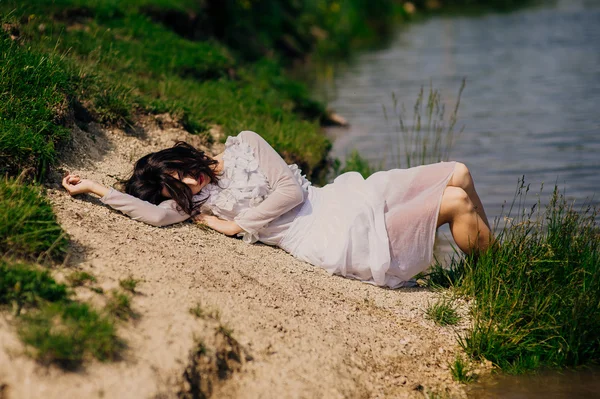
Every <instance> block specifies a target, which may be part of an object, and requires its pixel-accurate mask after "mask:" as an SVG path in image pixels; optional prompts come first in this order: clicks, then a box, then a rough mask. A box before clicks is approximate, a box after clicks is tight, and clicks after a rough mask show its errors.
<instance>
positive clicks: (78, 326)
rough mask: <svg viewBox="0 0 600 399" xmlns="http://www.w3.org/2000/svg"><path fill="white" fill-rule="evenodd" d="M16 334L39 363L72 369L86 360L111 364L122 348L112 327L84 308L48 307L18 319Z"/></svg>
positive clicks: (95, 313)
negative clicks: (30, 349) (91, 358)
mask: <svg viewBox="0 0 600 399" xmlns="http://www.w3.org/2000/svg"><path fill="white" fill-rule="evenodd" d="M18 334H19V337H20V338H21V340H22V341H23V342H24V343H25V344H26V345H28V346H29V347H31V348H33V350H34V351H33V352H32V355H33V356H34V357H35V358H36V359H37V360H39V361H40V362H42V363H45V364H49V363H56V364H58V365H60V366H61V367H64V368H68V369H72V368H76V367H77V366H79V365H80V364H81V363H82V362H83V360H84V359H85V358H86V357H87V356H92V357H95V358H96V359H98V360H100V361H107V360H112V359H114V358H115V357H116V356H117V353H118V352H119V350H121V349H122V347H123V345H124V344H123V342H122V341H121V340H120V339H119V338H118V337H117V335H116V331H115V327H114V325H113V323H112V322H111V321H110V320H108V319H106V318H104V317H103V316H100V315H99V314H98V313H97V312H96V311H94V310H93V309H91V308H90V307H89V306H88V305H87V304H81V303H74V302H71V303H69V304H66V305H65V304H59V303H54V304H48V305H45V306H43V307H42V308H41V309H40V310H38V311H32V312H31V313H28V314H26V315H23V316H22V319H21V320H20V322H19V328H18Z"/></svg>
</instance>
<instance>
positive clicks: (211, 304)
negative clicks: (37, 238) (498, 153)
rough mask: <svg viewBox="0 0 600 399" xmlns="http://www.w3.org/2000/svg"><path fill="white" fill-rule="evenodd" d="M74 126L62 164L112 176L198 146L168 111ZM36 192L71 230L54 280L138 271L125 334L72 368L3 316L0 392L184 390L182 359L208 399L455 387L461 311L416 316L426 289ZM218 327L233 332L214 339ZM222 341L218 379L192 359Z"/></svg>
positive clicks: (98, 299) (106, 281)
mask: <svg viewBox="0 0 600 399" xmlns="http://www.w3.org/2000/svg"><path fill="white" fill-rule="evenodd" d="M165 121H166V122H165ZM88 130H89V131H90V132H91V133H88V132H83V131H81V130H78V129H76V130H75V131H74V132H73V148H74V149H75V151H73V152H72V154H70V155H66V156H65V158H64V159H65V164H64V165H63V168H64V169H68V170H70V171H71V172H75V173H79V174H80V175H82V176H84V177H88V178H91V179H97V180H99V181H101V182H103V183H105V184H107V185H112V184H113V183H114V182H115V181H116V180H115V178H123V177H126V176H127V174H128V173H129V172H130V170H131V168H132V163H133V161H135V160H136V159H137V158H138V157H139V156H141V155H144V154H146V153H147V152H149V151H153V150H157V149H161V148H165V147H168V146H170V145H172V144H173V142H174V140H177V139H184V140H189V141H191V142H192V143H195V144H197V145H198V144H200V143H199V141H198V140H199V139H198V138H197V137H191V136H189V135H188V134H187V133H186V132H185V131H183V130H181V129H180V128H179V127H178V126H177V125H176V124H173V123H171V122H169V118H168V117H165V118H163V120H162V123H160V124H157V123H155V122H150V121H148V123H147V124H146V126H145V128H144V129H140V131H139V132H138V133H136V134H126V133H124V132H122V131H119V130H110V131H107V130H102V129H101V128H99V127H97V126H90V128H89V129H88ZM211 150H212V151H214V152H218V151H220V148H218V146H215V148H213V149H211ZM48 193H49V196H50V198H51V200H52V202H53V204H54V208H55V211H56V213H57V215H58V218H59V221H60V223H61V225H62V226H63V227H64V229H65V230H66V231H67V232H68V234H69V235H70V237H71V241H72V248H71V254H70V255H69V257H68V259H67V260H66V261H65V263H64V265H62V266H60V267H57V268H56V269H55V271H54V274H55V275H56V276H57V278H59V279H60V278H61V276H64V275H66V274H68V273H70V272H71V271H72V270H76V269H77V270H84V271H87V272H90V273H92V274H93V275H94V276H95V277H96V278H97V280H98V285H99V286H101V287H102V288H103V289H104V291H105V292H107V291H109V290H110V289H112V288H117V287H118V282H119V279H122V278H125V277H128V276H129V275H132V276H133V277H135V278H137V279H140V280H141V282H140V284H139V285H138V291H139V293H138V294H137V295H135V296H134V298H133V309H134V310H135V311H136V312H137V314H138V317H137V318H136V319H135V320H133V321H130V322H122V323H121V324H119V333H120V335H121V336H122V337H124V338H125V339H126V341H127V349H126V351H125V352H124V353H123V358H122V359H121V360H119V361H116V362H113V363H100V362H97V361H93V360H90V361H88V362H86V363H85V366H84V367H83V369H81V370H78V371H76V372H64V371H62V370H60V369H58V368H56V367H49V368H48V367H43V366H40V365H38V364H36V363H35V362H34V361H32V360H31V359H30V358H28V357H27V356H25V355H23V350H24V349H23V347H22V345H21V344H20V343H19V341H18V339H17V338H16V336H15V334H14V327H13V326H12V320H11V318H10V316H8V315H6V314H4V316H2V317H1V318H0V385H2V384H5V385H4V388H3V389H0V398H47V399H52V398H61V399H63V398H82V397H86V398H94V397H98V398H100V397H104V398H170V397H176V396H178V395H179V396H180V397H194V396H193V393H194V392H193V391H194V388H193V387H192V386H191V385H193V384H190V381H189V375H190V370H191V368H190V365H191V364H193V365H194V367H200V370H204V371H205V372H206V374H207V375H206V376H204V377H202V378H204V383H207V382H210V383H212V391H213V397H218V398H258V397H261V398H323V397H326V398H378V397H408V398H411V397H417V398H418V397H423V396H424V395H427V393H428V392H435V393H438V394H445V395H448V396H450V397H464V396H465V393H464V390H463V388H462V386H461V385H460V384H458V383H455V382H453V381H452V378H451V375H450V371H449V370H448V364H449V362H450V361H451V360H453V359H454V356H455V354H456V353H458V352H459V348H458V346H457V344H456V338H455V337H456V332H457V331H458V332H460V331H462V330H464V328H465V324H466V321H464V322H463V324H462V325H461V326H459V327H458V328H453V327H438V326H436V325H434V323H433V322H431V321H429V320H427V319H426V318H425V317H424V309H425V308H426V306H427V304H428V303H429V302H432V301H434V300H435V299H436V298H437V296H438V295H439V294H437V293H434V292H430V291H428V290H426V289H421V288H412V289H400V290H395V291H392V290H387V289H382V288H378V287H374V286H371V285H368V284H364V283H361V282H358V281H353V280H348V279H344V278H341V277H337V276H329V275H328V274H327V273H326V272H324V271H323V270H320V269H318V268H315V267H313V266H311V265H309V264H306V263H304V262H301V261H299V260H296V259H295V258H293V257H292V256H290V255H288V254H287V253H285V252H284V251H283V250H280V249H277V248H272V247H269V246H265V245H247V244H245V243H243V242H242V241H241V240H238V239H234V238H228V237H225V236H223V235H220V234H218V233H215V232H211V231H205V230H203V229H200V228H198V227H196V226H195V225H193V224H191V223H181V224H178V225H174V226H169V227H165V228H156V227H152V226H148V225H144V224H143V223H140V222H136V221H133V220H130V219H129V218H128V217H126V216H123V215H122V214H119V213H118V212H115V211H113V210H111V209H109V208H108V207H106V206H104V205H102V204H101V203H100V202H99V201H98V200H97V199H95V198H92V197H91V196H84V197H79V198H71V197H69V195H68V194H67V193H66V192H65V191H64V190H62V189H60V188H59V186H58V185H57V184H56V183H55V185H54V187H53V188H51V189H49V190H48ZM76 293H77V296H78V297H79V298H80V299H83V300H88V301H90V302H91V303H94V304H98V305H102V303H103V301H104V300H105V299H104V296H103V295H101V294H97V293H94V292H92V291H91V290H89V289H88V288H77V291H76ZM197 303H200V304H201V307H202V309H204V310H206V312H211V311H212V312H213V314H214V312H215V310H218V312H219V314H220V318H219V320H215V319H214V318H211V317H205V318H197V317H194V316H193V315H191V314H190V312H189V309H190V308H191V307H193V306H195V305H196V304H197ZM219 326H224V327H225V328H226V330H227V333H226V334H225V335H229V336H230V337H231V338H233V339H234V340H233V341H227V339H225V341H227V342H225V343H224V336H223V334H219V333H217V331H218V328H219ZM228 330H231V331H232V332H231V333H230V334H229V331H228ZM236 341H237V343H239V348H238V349H236V353H237V354H238V355H239V356H238V358H239V361H238V358H236V359H233V360H232V359H229V360H228V362H229V363H230V366H231V367H229V369H228V370H226V373H223V370H220V372H221V374H222V375H221V377H223V378H219V375H218V373H219V370H216V371H215V368H214V367H212V366H210V367H209V366H206V365H205V366H201V364H200V363H202V361H204V362H205V363H206V364H208V363H210V362H211V360H210V359H212V358H214V357H215V356H216V355H218V354H219V353H221V354H223V353H230V352H231V351H230V352H227V351H225V352H223V351H222V350H223V348H224V347H227V348H229V349H231V347H232V346H235V345H237V343H236ZM199 342H203V343H204V344H205V346H206V349H207V351H206V353H207V354H206V355H202V356H203V358H202V356H200V357H201V358H200V361H198V356H196V357H194V354H198V343H199ZM234 344H235V345H234ZM219 351H221V352H219ZM231 353H232V352H231ZM211 356H212V358H211ZM217 357H218V356H217ZM194 359H195V360H194ZM203 359H204V360H203ZM213 360H214V359H213ZM233 363H239V364H237V365H236V364H233ZM199 364H200V366H199ZM213 366H214V365H213ZM202 367H204V368H202ZM211 367H212V368H211ZM192 368H193V367H192ZM186 370H187V372H186ZM191 374H193V373H191ZM208 374H210V375H208ZM185 375H187V376H188V378H187V379H188V381H187V382H186V377H185ZM225 377H227V378H225ZM197 397H199V396H197Z"/></svg>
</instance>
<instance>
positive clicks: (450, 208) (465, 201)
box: [438, 186, 475, 225]
mask: <svg viewBox="0 0 600 399" xmlns="http://www.w3.org/2000/svg"><path fill="white" fill-rule="evenodd" d="M474 211H475V207H474V205H473V202H472V201H471V198H469V195H468V194H467V192H466V191H465V190H464V189H462V188H460V187H454V186H448V187H446V189H445V190H444V194H443V196H442V205H441V207H440V215H439V222H438V225H441V224H444V223H449V222H451V221H452V220H453V219H454V218H455V217H457V216H460V215H463V214H465V213H471V212H474Z"/></svg>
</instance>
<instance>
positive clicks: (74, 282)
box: [67, 270, 96, 287]
mask: <svg viewBox="0 0 600 399" xmlns="http://www.w3.org/2000/svg"><path fill="white" fill-rule="evenodd" d="M67 281H68V282H69V284H71V286H72V287H81V286H82V285H85V284H86V283H87V282H91V283H94V282H96V277H94V276H92V275H91V274H90V273H88V272H84V271H81V270H76V271H74V272H73V273H71V274H69V275H68V276H67Z"/></svg>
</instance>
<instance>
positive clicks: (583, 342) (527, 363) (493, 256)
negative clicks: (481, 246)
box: [455, 182, 600, 373]
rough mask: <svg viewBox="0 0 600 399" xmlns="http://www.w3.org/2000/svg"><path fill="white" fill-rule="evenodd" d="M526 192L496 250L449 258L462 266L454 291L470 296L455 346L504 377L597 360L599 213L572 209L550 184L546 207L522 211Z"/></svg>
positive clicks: (522, 192)
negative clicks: (468, 319)
mask: <svg viewBox="0 0 600 399" xmlns="http://www.w3.org/2000/svg"><path fill="white" fill-rule="evenodd" d="M528 191H529V187H528V186H526V185H525V184H524V183H523V182H521V184H520V186H519V188H518V190H517V195H516V196H515V201H514V202H513V205H512V206H511V209H510V210H509V212H508V216H507V217H506V218H505V222H506V224H505V226H504V227H503V229H501V231H500V233H499V234H498V237H497V238H498V240H499V242H500V244H499V245H498V246H497V247H496V248H494V249H492V250H490V251H488V252H486V253H483V254H481V255H480V256H479V258H478V259H477V261H476V262H474V261H473V260H470V261H469V260H467V261H465V260H464V259H461V260H456V261H455V263H457V265H456V267H463V268H464V277H463V279H462V281H461V283H460V286H459V287H458V292H459V293H462V294H465V295H468V296H470V297H472V298H474V299H475V301H474V305H473V308H472V313H473V321H474V326H473V328H472V329H471V330H470V331H469V332H468V333H467V334H466V335H465V336H463V337H462V338H461V339H460V344H461V345H462V347H463V348H464V349H465V350H466V352H467V353H468V354H469V355H470V356H472V357H473V358H475V359H480V358H485V359H488V360H490V361H491V362H493V363H494V364H495V365H496V366H498V367H500V368H501V369H502V370H504V371H507V372H510V373H520V372H524V371H527V370H532V369H535V368H539V367H547V368H554V367H574V366H578V365H581V364H584V363H590V362H598V361H600V340H599V339H598V337H599V335H598V331H600V311H599V308H598V306H599V304H600V226H598V222H597V220H598V210H597V209H594V208H592V207H591V206H583V207H581V208H578V209H577V208H575V207H574V204H573V203H572V202H568V201H567V200H566V198H565V197H564V195H563V194H562V193H561V192H560V191H559V190H558V189H557V188H556V187H555V189H554V191H553V193H552V196H551V198H550V201H549V203H548V205H547V206H546V207H545V210H543V211H542V210H541V206H540V200H538V203H537V204H535V205H534V206H533V207H531V208H528V209H527V208H524V207H522V206H521V205H519V204H522V203H524V201H525V197H526V195H527V192H528ZM515 204H517V209H516V210H515V209H513V208H514V207H515ZM512 212H516V213H517V215H514V217H513V215H511V213H512Z"/></svg>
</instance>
